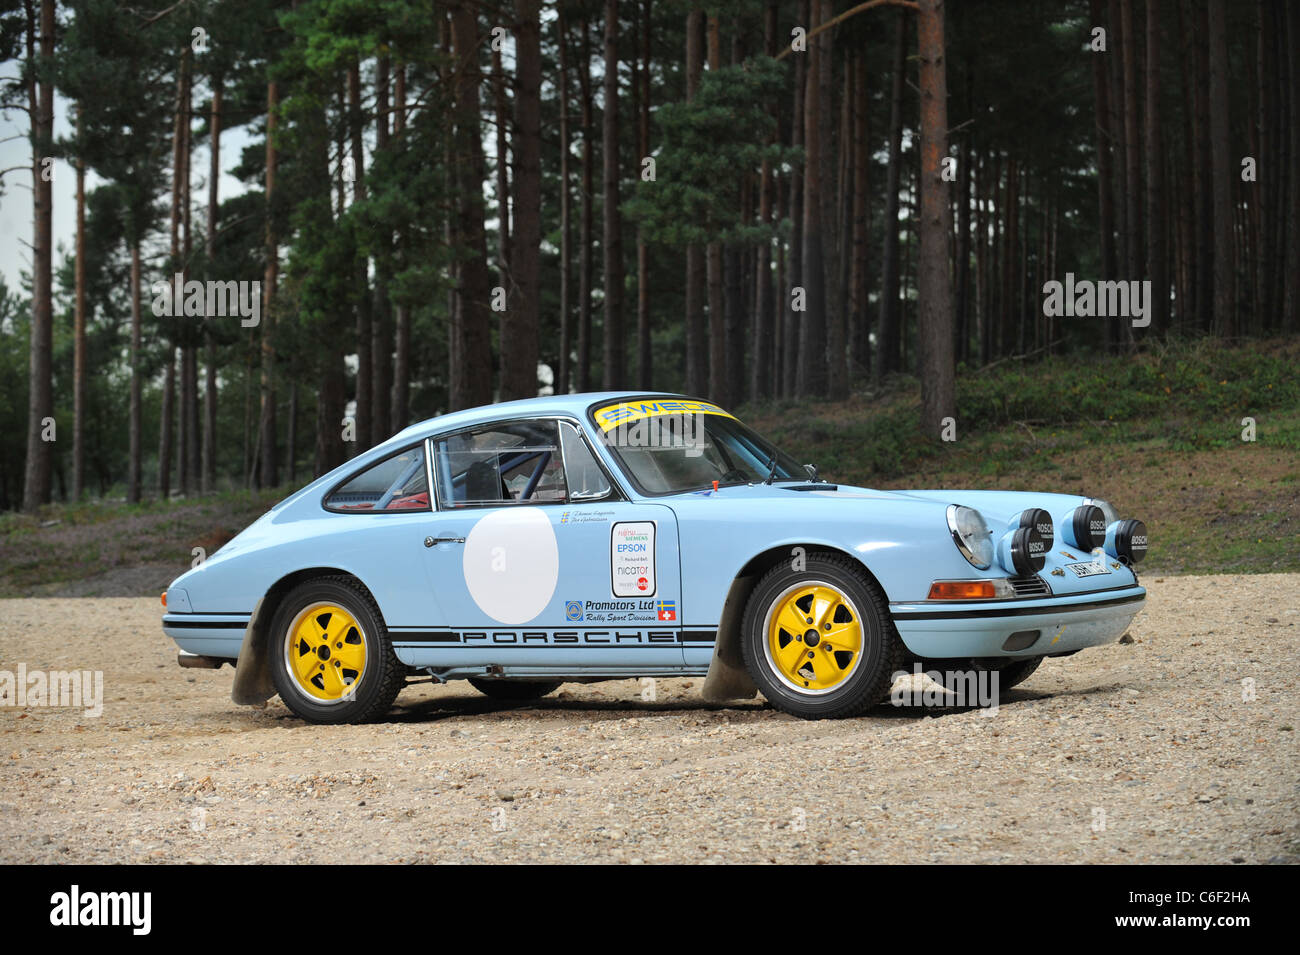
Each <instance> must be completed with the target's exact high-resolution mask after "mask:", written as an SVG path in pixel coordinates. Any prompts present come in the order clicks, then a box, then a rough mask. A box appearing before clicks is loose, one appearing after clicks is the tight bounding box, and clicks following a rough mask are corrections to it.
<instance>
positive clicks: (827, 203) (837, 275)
mask: <svg viewBox="0 0 1300 955" xmlns="http://www.w3.org/2000/svg"><path fill="white" fill-rule="evenodd" d="M834 15H835V9H834V3H833V0H822V14H821V21H822V22H823V23H825V22H827V21H829V20H830V19H831V18H832V17H833V16H834ZM833 36H834V35H833V34H832V32H831V31H830V30H827V31H826V32H825V33H823V34H822V35H821V36H820V37H818V38H817V39H818V40H819V41H821V40H824V41H825V44H824V46H823V47H822V53H823V55H822V57H821V60H820V68H821V75H820V77H819V78H818V84H817V85H818V99H819V101H820V103H819V107H820V108H819V110H818V112H819V114H820V119H821V141H822V142H821V146H822V176H821V182H822V216H821V219H822V228H823V230H824V231H823V233H822V256H823V258H822V262H823V267H824V275H825V279H824V285H823V288H824V290H825V291H824V294H825V301H826V322H825V331H824V335H825V342H826V348H825V371H824V372H823V374H824V375H825V378H826V386H825V394H826V395H827V396H828V397H830V398H832V399H836V400H840V399H843V398H847V397H848V394H849V370H848V326H847V324H846V322H845V317H844V271H843V261H844V253H845V248H844V234H845V233H844V227H845V224H846V222H847V220H848V210H847V209H846V208H845V207H844V202H843V198H842V197H843V196H844V193H845V192H846V191H847V190H848V188H849V186H848V184H847V181H848V175H847V167H846V166H845V165H844V163H843V162H842V155H843V143H844V141H845V140H846V139H849V138H851V132H850V130H851V118H850V117H849V116H848V115H843V114H842V115H841V116H840V117H839V122H838V123H837V122H836V116H835V106H834V96H835V89H834V71H835V62H834V43H833ZM846 99H847V97H846ZM837 126H838V127H839V131H840V135H839V137H838V140H839V146H840V148H839V149H837V148H836V147H837V137H836V127H837Z"/></svg>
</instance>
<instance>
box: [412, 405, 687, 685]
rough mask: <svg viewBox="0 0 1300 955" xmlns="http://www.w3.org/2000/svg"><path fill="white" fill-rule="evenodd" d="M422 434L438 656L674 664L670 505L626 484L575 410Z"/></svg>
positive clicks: (593, 667)
mask: <svg viewBox="0 0 1300 955" xmlns="http://www.w3.org/2000/svg"><path fill="white" fill-rule="evenodd" d="M431 446H432V463H433V474H434V483H435V486H436V489H437V506H438V509H437V511H436V512H434V513H432V514H431V515H429V516H428V532H427V536H426V538H425V541H424V543H425V549H424V554H425V565H426V569H427V572H428V575H429V582H430V585H431V587H432V588H433V591H434V594H435V597H436V600H435V601H433V602H431V605H436V606H437V607H439V608H441V611H442V613H443V614H444V617H445V619H443V620H441V621H438V628H437V632H438V636H439V639H438V640H437V642H438V643H439V644H440V646H441V648H442V649H443V650H445V651H446V652H445V653H442V654H440V655H439V659H440V660H442V661H452V660H458V661H462V662H463V663H464V664H465V665H467V666H475V665H483V664H495V665H501V666H515V667H574V668H582V669H584V670H589V671H591V672H592V673H593V674H594V673H597V672H606V671H608V672H610V673H618V672H627V673H628V675H633V674H638V675H639V674H643V673H654V672H666V671H668V670H672V669H677V668H680V667H681V665H682V663H683V654H682V648H681V644H680V640H679V636H680V632H681V631H680V624H679V613H678V607H679V605H680V601H681V577H680V570H679V566H680V564H679V560H678V536H677V522H676V518H675V516H674V514H673V512H672V511H671V509H669V508H668V507H665V506H663V505H659V504H645V503H640V502H636V501H630V500H627V499H626V498H624V497H623V496H622V495H621V494H620V493H619V491H618V489H617V487H616V486H615V485H614V484H613V483H612V482H611V481H610V479H609V476H608V474H607V473H606V472H605V470H604V468H603V467H602V466H601V465H600V463H599V462H598V460H597V458H596V456H595V455H594V453H593V452H592V449H591V447H590V445H589V443H588V441H587V438H586V436H585V434H584V433H583V431H582V427H581V425H580V424H578V423H577V422H576V421H572V420H569V419H559V418H532V419H516V420H513V421H508V422H499V423H496V424H491V425H485V426H480V427H475V428H470V429H466V430H463V431H459V432H456V433H454V434H451V435H446V436H441V437H436V438H434V439H433V440H432V442H431ZM442 665H450V663H449V662H444V663H442Z"/></svg>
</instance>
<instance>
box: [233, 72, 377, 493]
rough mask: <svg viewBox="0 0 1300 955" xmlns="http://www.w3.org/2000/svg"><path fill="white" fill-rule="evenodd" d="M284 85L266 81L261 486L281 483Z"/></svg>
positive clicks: (258, 428)
mask: <svg viewBox="0 0 1300 955" xmlns="http://www.w3.org/2000/svg"><path fill="white" fill-rule="evenodd" d="M279 110H280V84H279V83H278V82H277V81H276V80H271V81H270V82H269V83H267V84H266V271H265V273H264V274H263V278H262V296H263V299H262V321H261V325H262V329H261V331H262V370H261V379H260V387H259V396H260V402H261V403H260V414H259V415H258V426H257V434H258V439H259V440H258V451H257V457H258V461H259V469H258V486H259V487H275V486H276V485H277V484H278V483H279V472H278V466H277V465H278V461H277V460H276V431H277V424H276V414H275V324H276V316H275V292H276V285H277V284H278V282H279V278H280V240H279V235H278V233H277V230H276V223H275V215H274V212H273V210H274V208H275V190H276V172H277V170H276V166H277V164H278V162H279V155H280V152H279V150H278V149H277V148H276V145H275V137H276V135H277V130H278V128H279V116H278V113H279ZM359 175H360V173H358V176H359Z"/></svg>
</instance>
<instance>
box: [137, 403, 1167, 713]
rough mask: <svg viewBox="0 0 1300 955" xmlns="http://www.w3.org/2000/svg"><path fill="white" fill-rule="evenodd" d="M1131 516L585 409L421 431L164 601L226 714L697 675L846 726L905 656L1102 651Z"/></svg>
mask: <svg viewBox="0 0 1300 955" xmlns="http://www.w3.org/2000/svg"><path fill="white" fill-rule="evenodd" d="M1146 538H1147V531H1146V527H1145V525H1143V524H1142V522H1141V521H1137V520H1133V519H1121V518H1119V516H1118V515H1117V514H1116V513H1115V511H1114V509H1113V508H1112V507H1111V506H1110V505H1109V504H1107V503H1106V502H1105V501H1100V500H1092V499H1089V498H1081V497H1073V496H1068V495H1063V494H1033V493H1024V492H1010V491H909V492H906V493H904V492H891V491H874V490H871V489H869V488H860V487H846V486H843V485H835V484H831V483H828V482H827V481H825V480H823V479H822V478H820V477H818V475H817V471H816V469H815V468H814V467H813V466H811V465H803V464H800V463H798V462H797V461H795V460H794V459H792V458H791V457H790V456H789V455H787V454H784V453H783V452H781V451H780V450H778V449H777V448H776V447H774V446H773V445H772V444H771V443H770V442H768V441H767V440H765V439H764V438H762V437H761V436H759V435H758V434H756V433H754V432H753V431H751V430H750V429H749V428H747V427H745V425H743V424H741V423H740V421H738V420H737V419H736V418H735V417H733V416H732V415H730V414H728V413H727V412H726V411H724V410H723V409H722V408H719V407H718V406H717V405H714V404H711V403H709V402H707V401H700V400H696V399H691V398H685V397H682V396H679V395H666V394H641V393H606V394H583V395H562V396H555V397H548V398H534V399H530V400H526V401H515V402H508V403H504V404H498V405H492V406H489V407H483V408H475V409H472V410H469V411H460V412H456V413H454V414H448V415H444V416H442V417H439V418H434V419H432V420H430V421H425V422H423V423H421V424H417V425H413V426H412V427H410V428H407V429H406V430H405V431H403V432H401V433H400V434H398V435H396V436H395V437H393V438H391V439H390V440H388V441H386V442H385V443H384V444H382V445H380V446H378V447H375V448H373V449H371V450H369V451H367V452H365V453H363V454H361V455H358V456H357V457H356V458H354V459H353V460H351V461H349V462H348V463H347V464H345V465H343V466H342V467H341V468H339V469H337V470H335V471H334V472H332V473H330V474H327V475H325V476H324V477H322V478H320V479H319V480H317V481H315V482H313V483H312V484H310V485H308V486H307V487H305V488H303V489H302V490H301V491H298V492H297V493H296V494H294V495H292V496H291V497H289V498H288V499H286V500H284V501H281V502H280V503H279V504H277V505H276V506H275V507H273V508H272V509H271V510H270V511H269V512H268V513H267V514H265V515H263V516H262V517H261V518H259V519H258V520H257V521H255V522H254V523H253V524H252V525H251V526H250V527H248V528H247V529H246V530H245V531H244V532H243V533H241V534H239V535H238V536H237V537H235V538H234V539H233V540H232V541H230V543H228V544H226V545H225V546H224V547H222V548H221V549H220V550H219V551H217V553H215V554H213V555H212V556H211V557H210V558H208V559H207V560H206V561H205V562H204V563H203V564H201V565H200V566H199V567H197V568H195V569H194V570H191V571H190V572H188V573H186V574H184V575H182V576H181V577H179V578H177V579H176V581H174V582H173V583H172V585H171V587H170V588H169V589H168V590H167V592H166V593H165V594H164V596H163V601H164V605H165V607H166V612H165V615H164V617H163V630H164V632H165V633H167V635H168V636H170V637H171V638H172V639H174V640H175V641H176V643H177V645H178V646H179V647H180V663H181V664H182V665H183V666H190V667H195V666H197V667H217V666H220V665H221V664H222V663H227V662H235V661H236V660H237V661H238V663H237V665H236V674H235V683H234V691H233V698H234V701H235V702H236V703H242V704H253V703H260V702H263V701H265V700H267V699H270V698H271V697H272V696H273V695H275V694H277V693H278V694H279V696H280V698H281V699H282V700H283V701H284V702H285V704H286V705H287V706H288V707H289V708H290V709H291V710H292V711H293V712H294V713H296V714H298V715H299V716H301V717H302V718H303V719H306V720H310V721H313V722H319V723H343V722H361V721H366V720H375V719H380V718H382V717H383V716H384V714H385V713H386V712H387V711H388V709H389V708H390V706H391V705H392V703H393V700H394V698H395V697H396V696H397V693H398V691H399V690H401V689H402V686H403V685H404V684H405V683H406V682H408V681H412V680H428V679H430V678H431V679H433V680H435V681H438V682H444V681H448V680H456V679H467V680H469V681H470V683H471V684H472V685H473V686H475V687H477V688H478V689H479V690H481V691H482V692H484V693H486V694H487V695H489V696H492V697H496V698H499V699H507V700H526V699H533V698H537V697H540V696H543V695H544V694H546V693H549V692H551V691H552V690H554V689H555V688H556V687H558V686H559V685H560V684H561V683H563V682H566V681H567V682H590V681H596V680H608V679H626V678H630V677H646V676H686V675H704V674H707V678H706V680H705V681H704V688H703V693H704V696H705V697H706V698H708V699H713V700H726V699H741V698H748V697H752V696H753V695H754V693H755V691H756V690H758V691H761V692H762V694H763V696H764V697H766V698H767V700H768V701H770V702H771V703H772V705H773V706H775V707H777V708H779V709H781V710H784V711H786V712H788V713H793V714H795V715H797V716H802V717H810V718H811V717H842V716H852V715H854V714H857V713H861V712H862V711H863V710H865V709H866V708H868V707H870V706H873V705H875V704H877V703H879V702H881V701H882V700H884V699H886V697H887V696H888V694H889V690H890V686H891V681H892V679H893V677H894V674H895V673H896V672H897V671H898V670H899V669H900V668H902V667H904V666H907V665H908V664H910V663H914V662H917V661H922V662H925V663H926V664H927V665H929V663H930V661H947V662H948V664H949V665H950V666H953V665H957V666H962V667H966V668H974V669H996V670H998V671H999V676H1000V682H1001V685H1002V686H1003V687H1007V686H1013V685H1015V684H1016V683H1019V682H1021V681H1023V680H1025V679H1026V678H1027V677H1028V676H1029V675H1030V674H1031V673H1032V672H1033V671H1034V670H1035V669H1036V668H1037V667H1038V665H1039V664H1040V663H1041V662H1042V660H1043V659H1044V658H1045V657H1051V656H1068V655H1070V654H1072V653H1076V652H1077V651H1079V650H1081V649H1083V648H1085V647H1092V646H1097V645H1098V644H1104V643H1108V642H1113V641H1115V640H1117V639H1118V638H1119V637H1120V636H1121V635H1122V634H1123V633H1124V631H1125V629H1126V628H1127V627H1128V625H1129V623H1130V621H1132V619H1133V617H1134V615H1136V614H1137V613H1138V611H1140V610H1141V609H1142V606H1143V603H1144V601H1145V599H1146V591H1145V590H1144V589H1143V588H1142V587H1140V586H1139V585H1138V580H1137V575H1136V573H1135V572H1134V567H1135V565H1136V564H1137V563H1138V561H1140V560H1141V559H1142V557H1143V555H1144V553H1145V551H1146V544H1147V540H1146Z"/></svg>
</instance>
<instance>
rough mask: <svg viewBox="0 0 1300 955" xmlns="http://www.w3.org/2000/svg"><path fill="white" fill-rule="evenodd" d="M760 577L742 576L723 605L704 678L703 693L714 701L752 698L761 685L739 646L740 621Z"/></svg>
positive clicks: (707, 698) (701, 693) (701, 692)
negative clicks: (748, 667)
mask: <svg viewBox="0 0 1300 955" xmlns="http://www.w3.org/2000/svg"><path fill="white" fill-rule="evenodd" d="M756 583H757V581H756V580H755V579H754V578H753V577H741V578H738V579H737V580H736V582H735V583H734V584H732V586H731V590H730V592H728V594H727V601H726V603H725V604H723V606H722V620H721V621H720V622H719V623H718V642H717V643H715V644H714V646H713V659H712V660H710V661H709V673H708V676H706V677H705V678H704V686H703V687H701V689H700V695H701V696H703V697H704V698H705V699H706V700H708V701H709V702H711V703H721V702H724V701H726V700H752V699H753V698H754V697H755V696H757V695H758V687H756V686H755V685H754V681H753V680H752V679H750V676H749V671H748V670H746V669H745V657H744V653H743V651H742V650H741V649H740V625H741V619H742V617H743V616H744V612H745V603H746V602H747V601H748V600H749V595H750V594H751V593H753V591H754V585H755V584H756Z"/></svg>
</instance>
